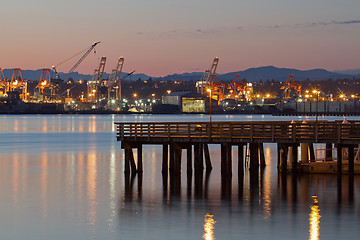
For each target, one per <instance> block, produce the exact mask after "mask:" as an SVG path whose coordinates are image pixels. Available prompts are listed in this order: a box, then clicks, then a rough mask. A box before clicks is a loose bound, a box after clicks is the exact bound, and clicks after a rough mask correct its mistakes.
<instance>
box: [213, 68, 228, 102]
mask: <svg viewBox="0 0 360 240" xmlns="http://www.w3.org/2000/svg"><path fill="white" fill-rule="evenodd" d="M210 86H211V93H210V94H211V98H212V99H215V100H217V101H218V103H220V101H222V100H223V99H224V91H225V83H221V82H220V81H219V78H218V77H217V75H216V74H214V75H213V77H212V78H211V83H210Z"/></svg>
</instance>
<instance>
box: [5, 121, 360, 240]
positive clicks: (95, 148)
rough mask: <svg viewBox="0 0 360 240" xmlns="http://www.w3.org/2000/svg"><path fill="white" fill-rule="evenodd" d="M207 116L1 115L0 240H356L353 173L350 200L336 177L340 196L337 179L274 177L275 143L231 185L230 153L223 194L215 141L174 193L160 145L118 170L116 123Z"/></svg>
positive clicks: (358, 207)
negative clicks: (140, 165) (258, 168)
mask: <svg viewBox="0 0 360 240" xmlns="http://www.w3.org/2000/svg"><path fill="white" fill-rule="evenodd" d="M304 118H305V117H304ZM293 119H294V120H302V119H303V118H302V117H272V116H268V115H253V116H251V115H216V116H213V121H236V120H239V121H263V120H293ZM309 119H311V120H313V119H312V118H311V117H310V118H309ZM319 119H320V120H322V119H324V118H323V117H320V118H319ZM326 119H329V120H333V119H342V118H341V117H340V118H326ZM348 119H358V118H357V117H353V118H351V117H349V118H348ZM208 120H209V116H208V115H0V153H1V155H0V194H1V201H0V239H28V240H30V239H215V238H216V239H338V238H342V239H358V237H359V235H360V228H359V224H360V179H359V176H356V177H355V184H354V189H355V190H354V196H353V199H352V197H349V193H348V184H347V180H348V178H347V176H343V187H342V192H341V201H340V200H339V198H338V194H337V185H336V176H335V175H311V176H310V175H305V176H301V177H299V178H297V179H293V178H292V177H291V176H288V177H286V178H285V179H281V178H279V177H278V174H277V168H276V167H277V166H276V161H277V154H276V152H277V150H276V145H274V144H265V145H264V146H265V158H266V162H267V166H266V168H265V170H264V172H263V173H262V174H261V176H260V177H259V179H258V181H256V184H255V185H254V184H250V177H249V175H248V172H246V174H245V176H244V180H243V184H241V183H239V182H238V176H237V164H236V156H237V148H234V149H233V155H234V156H235V157H234V166H233V177H232V185H231V194H230V195H224V194H223V191H222V187H221V181H220V179H221V178H220V147H219V146H216V145H214V146H211V145H210V155H211V159H212V163H213V167H214V169H213V170H212V172H211V173H210V174H205V172H204V176H201V178H200V180H199V178H196V179H195V177H194V176H192V178H188V176H187V174H186V167H185V165H186V162H185V161H183V166H182V174H181V189H180V191H176V192H174V191H173V190H172V188H171V187H170V186H166V184H165V185H164V183H163V178H162V175H161V161H162V148H160V147H158V146H151V145H150V146H144V149H143V159H144V173H143V177H142V178H139V177H138V176H135V177H131V178H130V179H128V178H126V177H125V176H124V174H123V171H124V168H123V166H124V162H123V161H124V153H123V151H122V150H121V149H120V143H119V142H117V141H116V137H115V136H116V132H115V127H114V124H113V123H114V122H118V121H127V122H128V121H136V122H141V121H208ZM317 148H321V146H317ZM134 153H135V158H136V151H135V152H134ZM183 154H186V153H185V152H184V153H183ZM183 159H185V155H184V158H183ZM199 182H200V184H199ZM195 183H196V184H195Z"/></svg>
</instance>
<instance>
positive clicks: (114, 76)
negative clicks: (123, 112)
mask: <svg viewBox="0 0 360 240" xmlns="http://www.w3.org/2000/svg"><path fill="white" fill-rule="evenodd" d="M123 65H124V58H123V57H120V58H119V60H118V63H117V65H116V68H115V69H113V70H112V72H111V74H110V77H109V80H108V82H107V87H108V100H110V98H111V96H110V92H111V90H112V89H113V88H115V100H121V80H120V76H121V73H122V68H123Z"/></svg>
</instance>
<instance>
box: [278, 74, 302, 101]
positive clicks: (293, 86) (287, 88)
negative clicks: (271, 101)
mask: <svg viewBox="0 0 360 240" xmlns="http://www.w3.org/2000/svg"><path fill="white" fill-rule="evenodd" d="M280 89H283V90H284V99H288V98H291V92H292V90H294V91H295V93H296V94H297V96H300V95H301V84H300V83H297V82H295V78H294V75H293V74H291V75H290V76H289V77H288V79H287V80H286V82H285V84H284V85H283V86H281V87H280Z"/></svg>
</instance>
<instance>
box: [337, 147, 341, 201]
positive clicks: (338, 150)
mask: <svg viewBox="0 0 360 240" xmlns="http://www.w3.org/2000/svg"><path fill="white" fill-rule="evenodd" d="M336 176H337V190H338V202H339V203H340V202H341V194H342V183H341V180H342V145H341V144H337V173H336Z"/></svg>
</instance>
